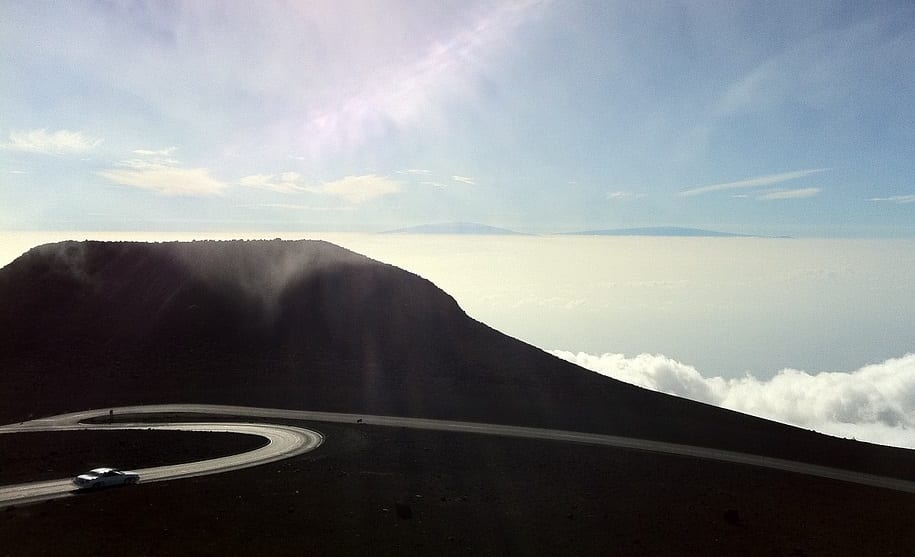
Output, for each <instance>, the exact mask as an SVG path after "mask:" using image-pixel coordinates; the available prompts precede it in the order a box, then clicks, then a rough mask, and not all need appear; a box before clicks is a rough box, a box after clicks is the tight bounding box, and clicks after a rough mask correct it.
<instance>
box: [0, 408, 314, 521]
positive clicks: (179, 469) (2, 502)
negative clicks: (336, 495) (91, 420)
mask: <svg viewBox="0 0 915 557" xmlns="http://www.w3.org/2000/svg"><path fill="white" fill-rule="evenodd" d="M106 414H107V411H96V412H94V413H92V415H93V416H103V415H106ZM82 419H86V418H82ZM37 422H40V423H36V422H25V423H23V424H12V425H8V426H4V427H0V434H12V433H16V432H23V431H33V432H34V431H79V430H151V429H158V430H171V431H203V432H229V433H241V434H245V435H257V436H260V437H264V438H266V439H267V441H268V443H267V445H265V446H263V447H260V448H258V449H255V450H253V451H247V452H244V453H240V454H235V455H229V456H224V457H220V458H212V459H208V460H201V461H196V462H186V463H181V464H172V465H168V466H157V467H155V468H142V469H136V470H133V471H134V472H137V473H138V474H139V475H140V483H151V482H160V481H165V480H176V479H180V478H190V477H194V476H204V475H208V474H218V473H221V472H228V471H231V470H238V469H241V468H248V467H251V466H258V465H260V464H266V463H269V462H275V461H277V460H282V459H284V458H289V457H292V456H296V455H300V454H302V453H305V452H308V451H311V450H313V449H315V448H317V447H318V446H320V445H321V443H322V442H323V441H324V436H323V435H321V434H320V433H318V432H316V431H311V430H308V429H303V428H298V427H292V426H286V425H273V424H245V423H224V422H217V423H203V422H199V423H198V422H194V423H164V424H163V423H158V424H146V423H142V424H141V423H136V424H80V423H78V422H79V419H78V418H76V419H75V418H72V417H69V416H66V417H65V416H56V417H54V418H50V419H46V420H37ZM71 479H72V478H65V479H61V480H51V481H44V482H33V483H26V484H16V485H9V486H3V487H0V508H3V507H8V506H11V505H20V504H25V503H35V502H38V501H45V500H48V499H57V498H60V497H69V496H71V495H73V494H75V493H77V490H76V489H75V486H74V485H73V484H72V483H71Z"/></svg>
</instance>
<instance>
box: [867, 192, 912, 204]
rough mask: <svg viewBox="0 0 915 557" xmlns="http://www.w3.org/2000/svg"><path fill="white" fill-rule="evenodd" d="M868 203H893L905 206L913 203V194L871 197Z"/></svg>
mask: <svg viewBox="0 0 915 557" xmlns="http://www.w3.org/2000/svg"><path fill="white" fill-rule="evenodd" d="M870 201H890V202H893V203H899V204H900V205H901V204H905V203H915V194H911V195H892V196H890V197H872V198H870Z"/></svg>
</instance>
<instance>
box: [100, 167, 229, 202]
mask: <svg viewBox="0 0 915 557" xmlns="http://www.w3.org/2000/svg"><path fill="white" fill-rule="evenodd" d="M122 166H124V168H114V169H110V170H104V171H100V172H97V174H98V175H99V176H101V177H103V178H107V179H108V180H111V181H112V182H115V183H116V184H121V185H124V186H133V187H135V188H140V189H145V190H151V191H154V192H156V193H159V194H162V195H168V196H186V197H206V196H211V195H219V194H221V193H222V190H223V189H225V187H226V184H224V183H222V182H220V181H219V180H216V179H214V178H212V177H211V176H210V172H209V170H207V169H206V168H179V167H174V166H167V165H162V164H157V163H151V162H144V161H139V160H131V161H125V163H124V164H123V165H122Z"/></svg>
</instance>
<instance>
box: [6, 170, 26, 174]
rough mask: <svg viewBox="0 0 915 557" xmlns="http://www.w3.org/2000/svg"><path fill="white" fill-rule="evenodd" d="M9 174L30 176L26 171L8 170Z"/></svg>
mask: <svg viewBox="0 0 915 557" xmlns="http://www.w3.org/2000/svg"><path fill="white" fill-rule="evenodd" d="M7 172H9V173H10V174H28V172H27V171H25V170H8V171H7Z"/></svg>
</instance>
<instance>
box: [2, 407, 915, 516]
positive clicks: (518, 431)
mask: <svg viewBox="0 0 915 557" xmlns="http://www.w3.org/2000/svg"><path fill="white" fill-rule="evenodd" d="M111 410H113V412H114V414H115V415H118V414H130V415H135V414H176V413H179V414H180V413H192V414H205V415H214V416H217V415H218V416H231V417H242V418H244V417H247V418H267V419H269V418H277V419H283V420H303V421H316V422H332V423H349V424H366V425H376V426H387V427H404V428H410V429H428V430H435V431H454V432H460V433H479V434H485V435H502V436H508V437H521V438H528V439H542V440H550V441H565V442H572V443H585V444H589V445H603V446H609V447H617V448H625V449H634V450H643V451H650V452H655V453H663V454H672V455H679V456H687V457H694V458H703V459H709V460H717V461H722V462H731V463H736V464H744V465H749V466H759V467H763V468H771V469H774V470H782V471H786V472H794V473H798V474H805V475H808V476H816V477H820V478H828V479H832V480H839V481H844V482H850V483H855V484H860V485H866V486H871V487H879V488H884V489H891V490H894V491H902V492H906V493H915V482H911V481H907V480H901V479H898V478H890V477H885V476H876V475H872V474H864V473H861V472H854V471H850V470H843V469H840V468H830V467H826V466H819V465H815V464H808V463H804V462H796V461H791V460H783V459H778V458H771V457H766V456H760V455H753V454H746V453H738V452H733V451H725V450H720V449H711V448H706V447H695V446H690V445H679V444H676V443H665V442H661V441H652V440H647V439H632V438H628V437H618V436H613V435H600V434H594V433H579V432H574V431H562V430H552V429H539V428H530V427H519V426H506V425H497V424H483V423H474V422H458V421H449V420H430V419H423V418H399V417H394V416H374V415H363V414H340V413H333V412H312V411H307V410H283V409H275V408H252V407H246V406H225V405H207V404H163V405H149V406H125V407H120V408H114V409H111ZM108 412H109V409H107V408H106V409H100V410H87V411H84V412H74V413H70V414H61V415H59V416H52V417H49V418H41V419H37V420H31V421H28V422H22V423H20V424H10V425H7V426H2V427H0V434H2V433H15V432H24V431H66V430H75V429H147V428H149V429H179V430H180V429H184V430H189V431H227V432H236V433H249V434H256V435H263V436H265V437H267V438H268V439H270V441H271V442H270V444H269V445H267V446H266V447H262V448H261V449H257V450H255V451H250V452H247V453H242V454H240V455H233V456H228V457H223V458H218V459H211V460H206V461H200V462H192V463H187V464H179V465H174V466H162V467H158V468H148V469H145V470H137V472H139V473H140V477H141V480H140V481H141V482H151V481H163V480H167V479H176V478H182V477H190V476H198V475H203V474H215V473H219V472H223V471H228V470H235V469H239V468H244V467H248V466H256V465H258V464H263V463H267V462H273V461H276V460H280V459H283V458H288V457H290V456H295V455H297V454H302V453H304V452H307V451H309V450H312V449H314V448H316V447H317V446H319V445H320V444H321V442H322V441H323V437H322V436H321V434H320V433H317V432H314V431H310V430H306V429H301V428H295V427H291V426H280V425H270V424H235V423H206V424H200V423H197V424H181V423H175V424H161V423H159V424H114V425H107V424H98V425H86V424H81V423H80V422H81V421H83V420H87V419H90V418H98V417H104V416H107V415H108ZM71 492H72V485H71V484H70V483H69V479H66V480H57V481H50V482H38V483H32V484H19V485H13V486H6V487H2V488H0V507H3V506H9V505H10V504H15V503H23V502H32V501H36V500H43V499H49V498H54V497H62V496H67V495H69V494H70V493H71Z"/></svg>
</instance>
